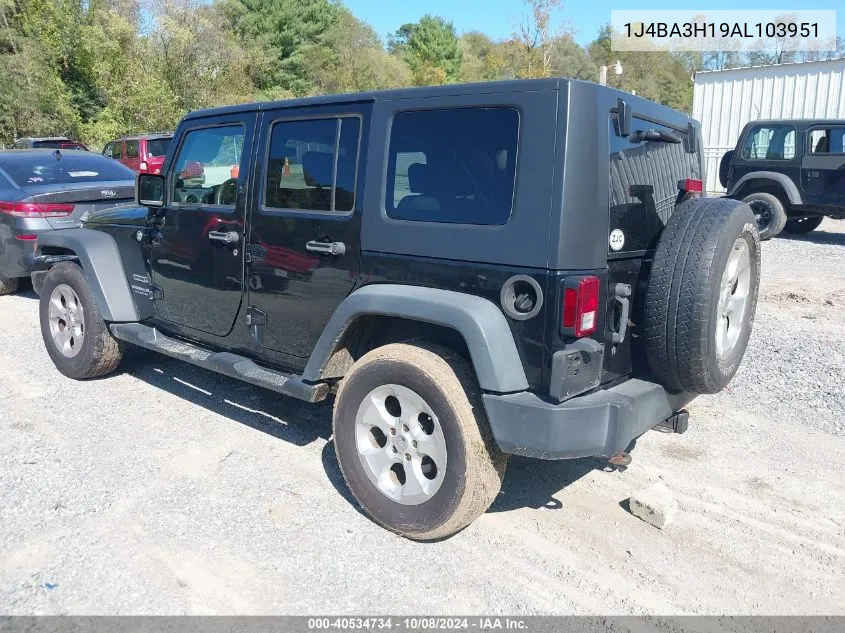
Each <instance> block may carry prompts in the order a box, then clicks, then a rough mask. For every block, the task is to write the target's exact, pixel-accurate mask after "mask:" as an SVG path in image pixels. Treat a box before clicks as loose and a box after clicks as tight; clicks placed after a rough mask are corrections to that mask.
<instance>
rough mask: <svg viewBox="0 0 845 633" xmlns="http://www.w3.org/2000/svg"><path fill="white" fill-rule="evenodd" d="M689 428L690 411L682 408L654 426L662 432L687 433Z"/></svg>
mask: <svg viewBox="0 0 845 633" xmlns="http://www.w3.org/2000/svg"><path fill="white" fill-rule="evenodd" d="M688 428H689V411H687V410H686V409H681V410H680V411H676V412H675V413H673V414H672V415H670V416H669V417H668V418H666V419H665V420H663V422H661V423H660V424H658V425H657V426H656V427H654V430H655V431H660V432H662V433H686V432H687V429H688Z"/></svg>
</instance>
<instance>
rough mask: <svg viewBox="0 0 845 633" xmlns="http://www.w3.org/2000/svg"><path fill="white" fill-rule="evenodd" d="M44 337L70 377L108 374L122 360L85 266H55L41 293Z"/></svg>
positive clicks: (65, 373) (50, 352)
mask: <svg viewBox="0 0 845 633" xmlns="http://www.w3.org/2000/svg"><path fill="white" fill-rule="evenodd" d="M38 311H39V318H40V321H41V337H42V338H43V339H44V345H45V347H46V348H47V353H48V354H49V355H50V358H51V359H52V360H53V364H54V365H55V366H56V369H58V370H59V371H60V372H61V373H63V374H64V375H65V376H67V377H68V378H74V379H76V380H82V379H85V378H94V377H96V376H102V375H105V374H108V373H110V372H112V371H114V369H115V368H116V367H117V365H118V364H119V363H120V359H121V356H122V350H121V346H120V343H119V342H118V341H117V339H115V338H114V337H113V336H112V335H111V332H109V329H108V327H107V326H106V323H105V321H103V317H102V316H101V315H100V310H99V308H98V307H97V303H96V302H95V301H94V297H93V295H92V294H91V288H90V286H89V285H88V282H87V281H86V279H85V275H83V273H82V269H81V268H80V267H79V266H78V265H76V264H71V263H62V264H58V265H56V266H54V267H53V268H51V269H50V271H49V272H48V273H47V276H46V277H45V278H44V284H43V285H42V287H41V295H40V297H39V306H38Z"/></svg>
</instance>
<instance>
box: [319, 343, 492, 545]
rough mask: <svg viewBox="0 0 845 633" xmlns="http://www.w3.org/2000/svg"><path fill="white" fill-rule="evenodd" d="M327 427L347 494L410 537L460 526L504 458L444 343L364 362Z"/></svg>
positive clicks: (468, 377) (482, 504) (469, 379)
mask: <svg viewBox="0 0 845 633" xmlns="http://www.w3.org/2000/svg"><path fill="white" fill-rule="evenodd" d="M333 423H334V441H335V450H336V452H337V458H338V462H339V464H340V469H341V472H342V473H343V476H344V479H345V480H346V483H347V485H348V486H349V489H350V490H351V492H352V494H353V496H354V497H355V499H357V500H358V502H359V503H360V504H361V507H362V508H363V509H364V511H365V512H366V513H367V514H368V515H369V516H370V517H371V518H372V519H373V520H374V521H376V522H377V523H379V524H381V525H382V526H384V527H386V528H387V529H389V530H392V531H394V532H396V533H398V534H401V535H403V536H406V537H408V538H411V539H414V540H420V541H430V540H436V539H440V538H444V537H447V536H450V535H452V534H454V533H456V532H458V531H460V530H462V529H463V528H464V527H466V526H467V525H469V524H470V523H471V522H472V521H473V520H475V519H476V518H477V517H478V516H479V515H481V514H483V513H484V512H485V511H486V510H487V508H489V507H490V504H491V503H492V502H493V500H494V499H495V498H496V495H497V494H498V493H499V490H500V489H501V486H502V480H503V478H504V473H505V467H506V464H507V456H506V455H504V454H503V453H502V452H501V451H499V449H498V448H497V447H496V445H495V443H494V441H493V439H492V437H491V435H490V431H489V426H488V423H487V416H486V415H485V412H484V407H483V405H482V403H481V394H480V390H479V387H478V384H477V382H476V379H475V374H474V372H473V370H472V368H471V366H470V365H469V364H468V363H467V361H466V360H464V359H463V358H462V357H461V356H459V355H457V354H456V353H454V352H452V351H451V350H449V349H447V348H445V347H440V346H436V345H430V344H427V343H422V342H410V343H397V344H390V345H385V346H384V347H379V348H377V349H375V350H373V351H371V352H369V353H368V354H366V355H364V356H363V357H361V358H360V359H359V360H358V362H356V363H355V365H353V367H352V369H351V370H350V371H349V372H348V373H347V375H346V377H345V378H344V380H343V383H342V384H341V387H340V390H339V392H338V394H337V399H336V401H335V407H334V416H333Z"/></svg>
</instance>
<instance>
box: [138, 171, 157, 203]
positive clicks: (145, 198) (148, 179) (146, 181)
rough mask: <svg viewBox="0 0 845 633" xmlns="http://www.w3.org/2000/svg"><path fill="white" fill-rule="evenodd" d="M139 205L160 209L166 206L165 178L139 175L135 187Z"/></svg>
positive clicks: (153, 175) (154, 175)
mask: <svg viewBox="0 0 845 633" xmlns="http://www.w3.org/2000/svg"><path fill="white" fill-rule="evenodd" d="M135 197H136V201H137V202H138V205H140V206H142V207H151V208H154V209H158V208H161V207H163V206H164V176H162V175H161V174H138V182H137V184H136V186H135Z"/></svg>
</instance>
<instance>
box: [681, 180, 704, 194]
mask: <svg viewBox="0 0 845 633" xmlns="http://www.w3.org/2000/svg"><path fill="white" fill-rule="evenodd" d="M680 185H681V186H680V188H681V189H683V190H684V191H686V192H687V193H701V192H703V191H704V181H702V180H695V179H693V178H687V179H686V180H682V181H681V183H680Z"/></svg>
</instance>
